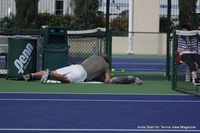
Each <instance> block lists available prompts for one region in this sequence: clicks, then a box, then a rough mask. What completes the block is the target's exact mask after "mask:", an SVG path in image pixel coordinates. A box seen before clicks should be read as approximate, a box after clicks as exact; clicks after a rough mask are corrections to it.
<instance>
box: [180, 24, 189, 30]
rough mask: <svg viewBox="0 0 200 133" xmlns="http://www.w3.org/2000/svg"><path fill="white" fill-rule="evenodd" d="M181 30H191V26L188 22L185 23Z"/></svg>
mask: <svg viewBox="0 0 200 133" xmlns="http://www.w3.org/2000/svg"><path fill="white" fill-rule="evenodd" d="M181 30H183V31H189V30H190V26H189V25H188V24H183V25H181Z"/></svg>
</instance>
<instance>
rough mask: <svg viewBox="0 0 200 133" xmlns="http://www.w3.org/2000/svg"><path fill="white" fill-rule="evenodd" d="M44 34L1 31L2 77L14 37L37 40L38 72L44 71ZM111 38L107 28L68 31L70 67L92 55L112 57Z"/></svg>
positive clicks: (30, 31)
mask: <svg viewBox="0 0 200 133" xmlns="http://www.w3.org/2000/svg"><path fill="white" fill-rule="evenodd" d="M44 34H45V33H44V30H16V29H9V30H8V29H1V30H0V76H1V77H5V76H6V75H7V56H8V48H9V45H8V39H9V37H11V36H14V35H28V36H31V37H34V38H37V61H36V62H37V70H38V71H39V70H41V69H43V62H42V61H43V47H44V45H43V44H44ZM111 37H112V31H111V30H109V32H108V34H106V30H105V28H97V29H93V30H85V31H68V45H69V52H68V53H66V54H68V55H69V56H68V57H69V58H68V63H69V65H71V64H77V63H80V62H82V61H83V60H84V59H86V58H87V57H88V56H90V55H103V54H109V55H111V45H112V42H111V40H112V39H111ZM16 45H17V44H16ZM16 48H17V46H16ZM9 54H12V53H9ZM58 60H59V59H58Z"/></svg>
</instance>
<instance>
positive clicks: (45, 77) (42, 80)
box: [40, 68, 51, 84]
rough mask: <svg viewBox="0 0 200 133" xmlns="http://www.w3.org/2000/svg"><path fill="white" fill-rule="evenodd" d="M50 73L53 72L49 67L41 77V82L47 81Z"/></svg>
mask: <svg viewBox="0 0 200 133" xmlns="http://www.w3.org/2000/svg"><path fill="white" fill-rule="evenodd" d="M50 73H51V71H50V70H49V69H48V68H47V69H46V70H45V72H44V74H43V75H42V78H41V79H40V82H41V83H43V84H45V83H47V80H48V79H49V77H50Z"/></svg>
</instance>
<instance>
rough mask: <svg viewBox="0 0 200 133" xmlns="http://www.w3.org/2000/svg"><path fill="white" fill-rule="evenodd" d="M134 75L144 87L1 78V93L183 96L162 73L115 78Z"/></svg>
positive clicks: (120, 74)
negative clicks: (45, 82)
mask: <svg viewBox="0 0 200 133" xmlns="http://www.w3.org/2000/svg"><path fill="white" fill-rule="evenodd" d="M125 75H134V76H136V77H139V78H140V79H142V81H143V85H132V84H129V85H122V84H121V85H119V84H89V83H84V84H83V83H73V84H56V83H54V84H53V83H51V84H41V83H40V82H39V81H38V80H35V81H29V82H26V81H23V80H17V81H16V80H13V79H5V78H0V83H1V88H0V92H20V93H21V92H25V93H30V92H31V93H37V92H39V93H87V94H88V93H95V94H96V93H99V94H101V93H103V94H182V93H179V92H176V91H174V90H172V89H171V81H166V80H165V77H164V76H163V73H162V72H156V73H155V72H145V73H144V72H143V73H141V72H134V73H123V74H122V73H115V76H125Z"/></svg>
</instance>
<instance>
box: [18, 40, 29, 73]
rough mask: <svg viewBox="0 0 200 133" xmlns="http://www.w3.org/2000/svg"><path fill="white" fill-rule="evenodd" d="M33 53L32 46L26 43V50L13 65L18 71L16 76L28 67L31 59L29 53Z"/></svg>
mask: <svg viewBox="0 0 200 133" xmlns="http://www.w3.org/2000/svg"><path fill="white" fill-rule="evenodd" d="M32 51H33V46H32V45H31V44H30V43H28V44H27V45H26V48H25V49H24V50H23V51H22V54H21V55H20V56H19V58H18V59H16V60H15V62H14V65H15V67H16V68H17V69H18V74H20V73H21V74H23V73H24V70H25V67H26V66H27V65H28V63H29V61H30V59H31V57H30V56H31V53H32Z"/></svg>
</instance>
